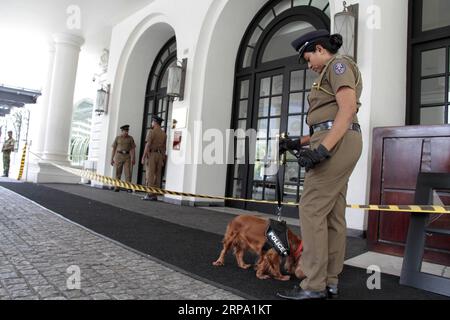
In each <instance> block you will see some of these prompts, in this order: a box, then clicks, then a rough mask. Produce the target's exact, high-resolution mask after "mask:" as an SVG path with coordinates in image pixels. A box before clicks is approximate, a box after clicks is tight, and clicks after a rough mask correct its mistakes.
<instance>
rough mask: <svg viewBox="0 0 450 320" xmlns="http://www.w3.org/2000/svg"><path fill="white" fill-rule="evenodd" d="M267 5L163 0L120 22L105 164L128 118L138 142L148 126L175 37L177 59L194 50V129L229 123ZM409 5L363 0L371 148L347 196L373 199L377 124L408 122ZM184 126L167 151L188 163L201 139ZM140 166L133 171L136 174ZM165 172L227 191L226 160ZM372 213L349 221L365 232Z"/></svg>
mask: <svg viewBox="0 0 450 320" xmlns="http://www.w3.org/2000/svg"><path fill="white" fill-rule="evenodd" d="M349 2H350V3H357V1H356V0H355V1H353V2H351V1H349ZM265 3H266V0H246V1H241V0H196V1H184V0H171V1H162V0H155V1H154V2H153V3H151V4H150V5H149V6H147V7H146V8H144V9H142V10H140V11H139V12H137V13H136V14H134V15H132V16H130V17H129V18H127V19H126V20H125V21H123V22H122V23H120V24H119V25H117V26H115V27H114V29H113V33H112V41H111V46H110V66H109V80H110V82H111V84H112V96H111V101H110V107H109V112H108V114H107V115H106V116H104V117H103V128H102V130H101V132H102V138H101V141H102V143H101V144H100V149H99V150H98V155H99V156H98V159H99V163H98V169H99V172H101V173H103V174H106V175H111V174H112V168H111V166H110V165H109V162H110V157H111V154H110V152H111V148H110V145H111V143H112V140H113V139H114V137H115V136H116V135H117V134H118V131H119V130H118V128H119V127H120V125H122V124H125V123H128V124H130V125H131V132H130V134H131V135H133V136H134V137H135V139H136V142H138V143H139V138H140V136H141V135H142V134H144V133H142V132H141V128H142V121H143V119H142V118H143V117H142V116H143V110H144V94H145V86H146V84H147V78H148V75H149V72H150V68H151V66H152V64H153V62H154V59H155V57H156V54H157V53H158V52H159V50H160V49H161V47H162V46H163V45H164V44H165V43H166V42H167V41H168V40H169V38H170V37H171V36H173V35H175V36H176V38H177V46H178V48H177V49H178V59H179V60H181V59H182V58H188V69H187V79H186V88H185V99H184V101H182V102H175V103H174V107H173V108H174V110H181V109H185V110H187V128H188V129H189V130H191V131H193V127H194V123H195V122H196V121H199V120H201V121H202V122H203V128H204V129H207V128H216V129H218V130H219V131H222V132H225V130H226V129H228V128H229V126H230V123H231V111H232V98H233V84H234V70H235V61H236V55H237V52H238V48H239V44H240V41H241V39H242V37H243V34H244V32H245V30H246V28H247V26H248V25H249V23H250V21H251V20H252V19H253V18H254V16H255V15H256V13H257V11H258V10H259V9H260V8H261V7H262V6H263V5H264V4H265ZM407 3H408V1H407V0H396V1H391V0H364V1H360V8H359V10H360V16H359V37H358V64H359V66H360V69H361V72H362V74H363V81H364V91H363V96H362V108H361V110H360V113H359V119H360V123H361V125H362V128H363V139H364V150H363V155H362V157H361V160H360V161H359V163H358V166H357V168H356V169H355V172H354V174H353V176H352V177H351V179H350V184H349V191H348V203H351V204H367V201H368V194H369V186H370V184H369V182H370V181H369V179H370V162H371V139H372V130H373V128H374V127H378V126H391V125H403V124H404V120H405V97H406V50H407V47H406V42H407V14H408V10H407ZM330 8H331V16H333V15H334V14H335V12H337V11H341V10H342V2H341V1H339V0H332V1H331V3H330ZM368 10H372V11H368ZM373 10H375V11H373ZM377 10H378V11H379V14H380V18H381V20H380V21H379V22H380V23H381V25H380V28H372V27H369V26H368V25H372V26H373V24H370V23H371V22H373V21H374V20H373V19H374V18H376V15H377ZM186 13H189V14H186ZM375 22H377V21H375ZM398 39H401V40H400V41H399V40H398ZM181 131H182V132H183V140H182V146H181V149H182V150H181V152H178V151H172V150H169V159H170V158H171V156H173V155H174V154H173V152H177V155H181V157H178V160H180V158H181V162H183V160H187V159H188V158H190V157H188V154H184V153H183V152H186V151H190V152H197V156H200V155H201V148H198V146H199V141H187V139H185V138H186V137H187V135H186V134H187V129H186V128H182V129H181ZM171 138H172V137H170V139H171ZM169 145H171V143H169ZM196 147H197V149H196ZM193 150H196V151H193ZM137 151H138V152H137V154H139V150H137ZM171 153H172V154H171ZM136 173H137V170H136V169H135V172H134V177H136ZM166 178H167V188H168V189H171V190H178V191H181V190H182V191H185V192H193V193H206V194H210V195H223V194H224V192H225V185H226V166H224V165H212V166H210V165H190V164H187V165H183V164H174V163H169V167H168V171H167V177H166ZM366 217H367V215H366V214H365V213H362V212H361V211H352V210H349V211H348V213H347V222H348V227H349V228H352V229H359V230H363V229H364V228H365V227H366V223H367V218H366Z"/></svg>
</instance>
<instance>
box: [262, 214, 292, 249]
mask: <svg viewBox="0 0 450 320" xmlns="http://www.w3.org/2000/svg"><path fill="white" fill-rule="evenodd" d="M271 248H274V249H275V250H276V251H277V252H278V254H279V255H280V256H282V257H287V256H288V255H289V253H290V247H289V241H288V233H287V225H286V221H275V220H272V219H269V225H268V226H267V230H266V243H265V244H264V247H263V250H264V251H267V250H270V249H271Z"/></svg>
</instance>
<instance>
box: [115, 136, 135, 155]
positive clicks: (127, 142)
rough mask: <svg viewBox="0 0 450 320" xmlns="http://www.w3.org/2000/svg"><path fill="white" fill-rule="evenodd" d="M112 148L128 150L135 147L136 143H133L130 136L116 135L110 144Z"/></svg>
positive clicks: (118, 150)
mask: <svg viewBox="0 0 450 320" xmlns="http://www.w3.org/2000/svg"><path fill="white" fill-rule="evenodd" d="M112 147H113V148H116V151H117V152H120V151H128V152H130V151H131V150H133V149H134V148H136V144H135V143H134V139H133V137H132V136H127V137H122V136H117V137H116V139H115V140H114V143H113V144H112Z"/></svg>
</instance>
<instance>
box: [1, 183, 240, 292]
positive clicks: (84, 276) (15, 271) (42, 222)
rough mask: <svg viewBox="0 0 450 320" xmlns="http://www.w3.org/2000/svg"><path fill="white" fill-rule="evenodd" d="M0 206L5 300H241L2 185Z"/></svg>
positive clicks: (2, 278)
mask: <svg viewBox="0 0 450 320" xmlns="http://www.w3.org/2000/svg"><path fill="white" fill-rule="evenodd" d="M0 208H1V209H0V300H5V299H6V300H8V299H27V300H29V299H33V300H40V299H46V300H59V299H64V300H65V299H77V300H92V299H93V300H104V299H108V300H109V299H121V300H122V299H151V300H157V299H160V300H161V299H163V300H169V299H170V300H177V299H199V300H207V299H214V300H230V299H242V298H240V297H239V296H236V295H234V294H232V293H230V292H227V291H225V290H223V289H220V288H217V287H214V286H212V285H210V284H208V283H205V282H202V281H199V280H196V279H194V278H191V277H189V276H187V275H185V274H182V273H180V272H177V271H175V270H172V269H170V268H168V267H166V266H164V265H162V264H160V263H158V262H156V261H154V260H152V258H151V257H147V256H144V255H142V254H139V253H137V252H134V251H132V250H130V249H128V248H125V247H123V246H122V245H119V244H117V243H115V242H113V241H111V240H109V239H105V238H104V237H101V236H99V235H96V234H94V233H92V232H90V231H88V230H86V229H84V228H82V227H81V226H78V225H76V224H74V223H72V222H70V221H68V220H66V219H64V218H62V217H60V216H58V215H57V214H55V213H53V212H51V211H49V210H47V209H45V208H43V207H41V206H39V205H37V204H35V203H33V202H31V201H29V200H28V199H25V198H23V197H21V196H19V195H17V194H15V193H13V192H11V191H9V190H7V189H5V188H2V187H0ZM78 271H79V275H80V276H79V277H77V275H78Z"/></svg>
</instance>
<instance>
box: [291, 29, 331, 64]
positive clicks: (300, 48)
mask: <svg viewBox="0 0 450 320" xmlns="http://www.w3.org/2000/svg"><path fill="white" fill-rule="evenodd" d="M329 36H330V33H329V32H328V31H327V30H323V29H321V30H316V31H311V32H308V33H306V34H304V35H302V36H301V37H299V38H297V39H295V40H294V41H292V43H291V44H292V47H294V49H295V50H296V51H297V52H298V55H299V62H300V63H305V62H306V61H305V60H304V59H303V54H304V53H305V50H306V48H308V47H309V46H311V45H314V42H315V41H317V40H319V39H321V38H328V37H329Z"/></svg>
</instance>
